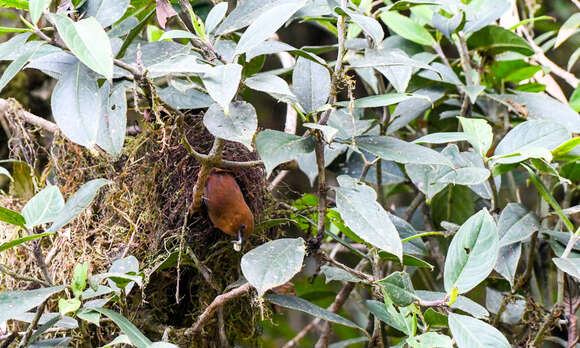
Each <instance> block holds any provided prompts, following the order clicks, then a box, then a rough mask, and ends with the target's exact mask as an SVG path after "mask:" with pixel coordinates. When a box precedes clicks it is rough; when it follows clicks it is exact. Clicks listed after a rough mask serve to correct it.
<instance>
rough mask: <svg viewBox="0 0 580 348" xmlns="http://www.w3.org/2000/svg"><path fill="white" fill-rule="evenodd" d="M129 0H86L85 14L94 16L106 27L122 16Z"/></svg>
mask: <svg viewBox="0 0 580 348" xmlns="http://www.w3.org/2000/svg"><path fill="white" fill-rule="evenodd" d="M129 2H130V0H88V6H87V15H88V16H92V17H95V18H96V19H97V21H99V23H101V25H102V26H103V28H106V27H108V26H109V25H111V24H113V23H115V22H116V21H118V20H119V19H121V17H123V14H125V11H127V7H129Z"/></svg>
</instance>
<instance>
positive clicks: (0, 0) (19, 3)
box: [0, 0, 28, 10]
mask: <svg viewBox="0 0 580 348" xmlns="http://www.w3.org/2000/svg"><path fill="white" fill-rule="evenodd" d="M0 7H12V8H17V9H20V10H27V9H28V1H26V0H0Z"/></svg>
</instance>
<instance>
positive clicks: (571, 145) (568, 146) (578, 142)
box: [552, 137, 580, 158]
mask: <svg viewBox="0 0 580 348" xmlns="http://www.w3.org/2000/svg"><path fill="white" fill-rule="evenodd" d="M578 146H580V137H574V138H572V139H570V140H568V141H565V142H563V143H562V144H560V145H558V147H557V148H555V149H554V150H552V155H553V156H554V157H556V158H557V157H561V156H564V155H566V154H568V153H569V152H570V151H572V150H573V149H575V148H576V147H578Z"/></svg>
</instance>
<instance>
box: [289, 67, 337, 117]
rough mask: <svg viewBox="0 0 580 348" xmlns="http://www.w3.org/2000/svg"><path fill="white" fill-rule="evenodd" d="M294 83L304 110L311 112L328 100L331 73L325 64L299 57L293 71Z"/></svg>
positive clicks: (297, 96)
mask: <svg viewBox="0 0 580 348" xmlns="http://www.w3.org/2000/svg"><path fill="white" fill-rule="evenodd" d="M292 85H293V87H294V92H295V93H296V98H298V102H299V103H300V105H301V106H302V108H303V109H304V112H306V113H311V112H313V111H314V110H316V109H318V108H319V107H321V106H322V105H324V104H326V101H327V100H328V96H329V95H330V73H329V72H328V70H327V69H326V68H325V67H324V66H322V65H320V64H317V63H315V62H313V61H311V60H308V59H306V58H302V57H299V58H298V60H297V61H296V65H295V66H294V72H293V73H292Z"/></svg>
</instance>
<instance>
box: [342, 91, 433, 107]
mask: <svg viewBox="0 0 580 348" xmlns="http://www.w3.org/2000/svg"><path fill="white" fill-rule="evenodd" d="M412 98H422V99H427V97H425V96H421V95H415V94H412V93H388V94H379V95H371V96H368V97H363V98H359V99H355V100H354V107H355V108H376V107H381V106H389V105H393V104H397V103H400V102H403V101H405V100H409V99H412ZM349 103H350V102H348V101H342V102H337V103H336V105H338V106H342V107H348V105H349Z"/></svg>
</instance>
